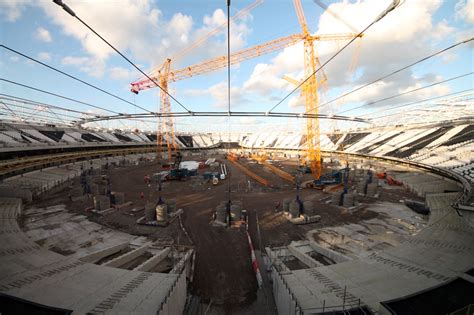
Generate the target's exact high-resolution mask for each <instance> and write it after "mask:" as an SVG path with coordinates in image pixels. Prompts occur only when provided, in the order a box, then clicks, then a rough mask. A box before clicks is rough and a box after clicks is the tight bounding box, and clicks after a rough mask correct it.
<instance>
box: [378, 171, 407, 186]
mask: <svg viewBox="0 0 474 315" xmlns="http://www.w3.org/2000/svg"><path fill="white" fill-rule="evenodd" d="M376 175H377V178H379V179H385V182H386V183H387V184H389V185H390V186H401V185H402V183H401V182H399V181H398V180H396V179H395V178H393V177H392V176H390V175H388V174H387V173H386V172H381V173H377V174H376Z"/></svg>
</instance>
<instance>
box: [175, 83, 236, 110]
mask: <svg viewBox="0 0 474 315" xmlns="http://www.w3.org/2000/svg"><path fill="white" fill-rule="evenodd" d="M184 94H186V95H187V96H191V97H196V96H206V97H207V96H209V95H210V96H211V98H212V99H213V103H212V104H210V105H211V106H214V107H216V108H221V109H223V108H227V106H228V103H227V102H228V100H227V83H226V82H221V83H217V84H214V85H212V86H211V87H209V88H208V89H202V90H197V89H188V90H185V91H184ZM243 96H244V91H243V89H242V88H241V87H238V86H233V87H231V89H230V98H231V100H230V101H231V106H232V108H235V107H238V106H241V105H242V104H243V102H244V101H245V100H244V97H243Z"/></svg>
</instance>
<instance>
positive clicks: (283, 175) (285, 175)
mask: <svg viewBox="0 0 474 315" xmlns="http://www.w3.org/2000/svg"><path fill="white" fill-rule="evenodd" d="M251 158H252V159H254V160H255V161H258V162H260V163H261V164H262V165H263V166H265V167H268V168H269V169H270V171H272V172H273V173H275V174H276V175H278V176H280V177H281V178H283V179H285V180H287V181H289V182H292V183H295V178H294V177H293V175H291V174H289V173H287V172H285V171H283V170H281V169H279V168H278V167H276V166H274V165H272V164H270V163H268V162H267V161H265V158H263V157H260V156H258V155H252V156H251Z"/></svg>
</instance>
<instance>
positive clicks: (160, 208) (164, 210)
mask: <svg viewBox="0 0 474 315" xmlns="http://www.w3.org/2000/svg"><path fill="white" fill-rule="evenodd" d="M155 210H156V221H166V220H167V219H168V206H167V205H166V204H165V203H162V204H158V205H156V208H155Z"/></svg>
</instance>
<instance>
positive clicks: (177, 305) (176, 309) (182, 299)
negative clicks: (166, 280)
mask: <svg viewBox="0 0 474 315" xmlns="http://www.w3.org/2000/svg"><path fill="white" fill-rule="evenodd" d="M186 291H187V285H186V275H185V274H184V273H181V274H180V276H179V278H178V280H177V281H176V283H175V284H174V286H173V287H172V288H171V290H170V292H169V295H168V298H167V299H166V301H165V303H164V304H163V305H162V306H161V309H160V310H158V314H160V315H175V314H183V311H184V306H185V304H186Z"/></svg>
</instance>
